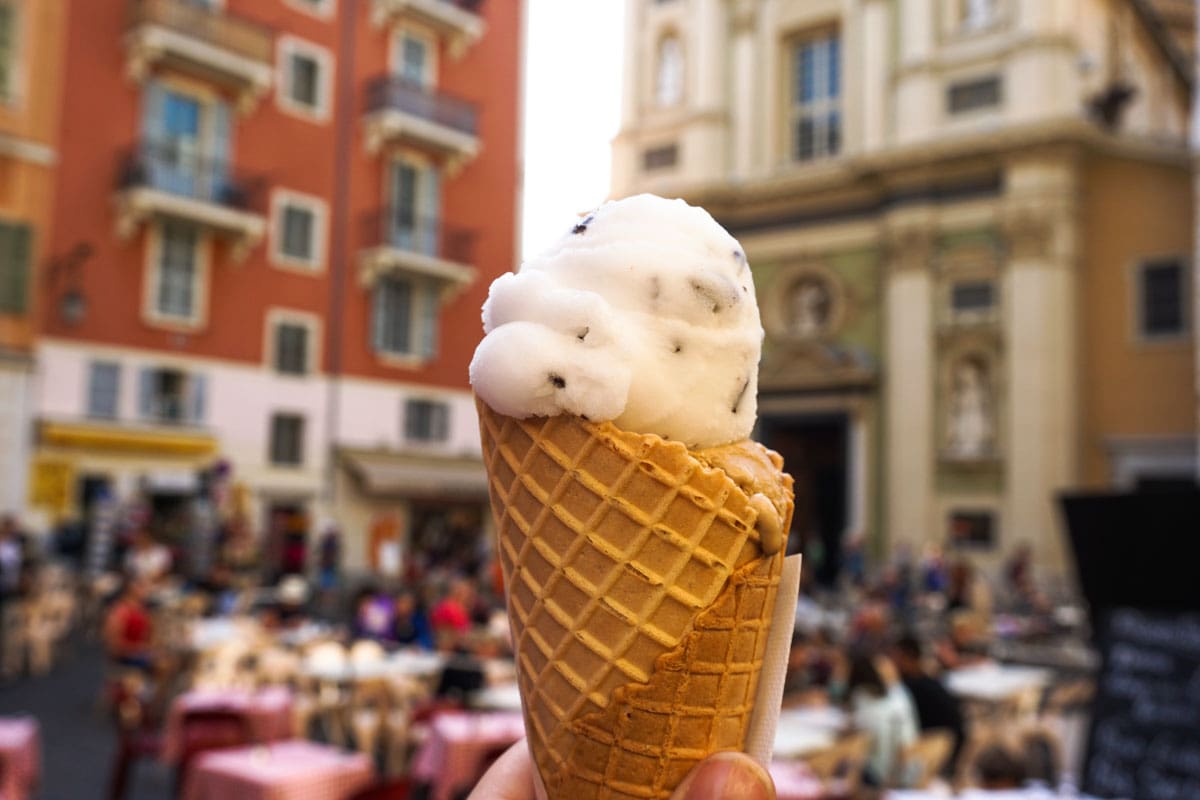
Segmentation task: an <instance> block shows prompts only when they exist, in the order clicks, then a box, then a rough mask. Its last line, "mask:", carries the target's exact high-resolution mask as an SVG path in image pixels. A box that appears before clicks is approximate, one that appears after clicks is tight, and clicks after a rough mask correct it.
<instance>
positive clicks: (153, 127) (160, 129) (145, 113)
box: [142, 81, 167, 146]
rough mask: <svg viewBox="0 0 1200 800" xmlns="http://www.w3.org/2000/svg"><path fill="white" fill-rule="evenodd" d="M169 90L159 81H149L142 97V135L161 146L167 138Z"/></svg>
mask: <svg viewBox="0 0 1200 800" xmlns="http://www.w3.org/2000/svg"><path fill="white" fill-rule="evenodd" d="M166 103H167V90H166V89H165V88H163V85H162V84H161V83H159V82H158V81H148V82H147V83H146V91H145V94H144V95H143V99H142V136H144V137H145V138H146V139H147V140H148V141H149V142H150V143H151V144H153V145H156V146H161V145H162V144H163V140H164V139H165V138H166V126H165V122H166V113H165V110H164V109H165V107H166Z"/></svg>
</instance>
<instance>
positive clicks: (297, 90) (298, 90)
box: [288, 53, 321, 109]
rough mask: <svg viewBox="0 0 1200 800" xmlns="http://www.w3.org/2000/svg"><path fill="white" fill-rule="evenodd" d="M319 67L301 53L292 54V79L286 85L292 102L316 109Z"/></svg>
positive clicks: (309, 57) (310, 58)
mask: <svg viewBox="0 0 1200 800" xmlns="http://www.w3.org/2000/svg"><path fill="white" fill-rule="evenodd" d="M320 69H321V68H320V66H319V65H318V64H317V60H316V59H315V58H312V57H311V56H307V55H304V54H302V53H292V57H291V73H292V79H291V81H289V83H288V91H289V93H290V94H291V98H292V100H294V101H295V102H297V103H299V104H300V105H302V106H309V107H310V108H314V109H315V108H316V107H317V102H318V98H317V91H318V89H317V80H318V77H319V71H320Z"/></svg>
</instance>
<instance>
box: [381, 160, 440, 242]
mask: <svg viewBox="0 0 1200 800" xmlns="http://www.w3.org/2000/svg"><path fill="white" fill-rule="evenodd" d="M390 184H391V185H390V189H389V192H390V199H391V207H390V209H389V210H388V214H387V217H388V223H387V225H388V228H389V230H388V231H387V237H388V244H390V245H391V246H392V247H397V248H399V249H401V250H409V251H412V252H415V253H423V254H425V255H427V256H435V257H436V256H438V255H440V247H441V223H440V218H441V176H440V175H439V173H438V171H437V169H436V168H434V167H428V166H424V165H420V164H415V163H412V162H409V161H400V160H397V161H393V162H392V165H391V180H390Z"/></svg>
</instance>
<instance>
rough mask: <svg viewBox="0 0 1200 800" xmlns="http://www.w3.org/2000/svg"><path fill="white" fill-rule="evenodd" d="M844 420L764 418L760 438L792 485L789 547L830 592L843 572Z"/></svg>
mask: <svg viewBox="0 0 1200 800" xmlns="http://www.w3.org/2000/svg"><path fill="white" fill-rule="evenodd" d="M848 427H849V420H848V419H847V416H846V415H845V414H839V413H834V414H805V415H791V416H772V417H763V418H762V420H761V422H760V428H759V430H760V437H761V440H762V442H763V443H764V444H766V445H767V446H768V447H770V448H771V449H772V450H775V451H776V452H778V453H779V454H780V455H781V456H783V462H784V468H785V469H786V470H787V471H788V473H789V474H791V476H792V477H793V478H794V479H795V481H796V514H795V516H794V517H793V518H792V538H791V542H790V543H791V545H792V547H796V544H797V542H798V543H799V547H800V550H801V551H802V552H804V554H805V561H806V563H805V567H806V568H813V569H815V570H816V572H815V576H814V577H815V578H816V580H817V582H818V583H819V584H821V585H822V586H833V585H834V583H836V581H837V577H838V573H839V572H840V571H841V567H842V545H843V542H842V539H843V536H844V535H845V531H846V493H847V491H848V486H847V452H848V448H847V437H848Z"/></svg>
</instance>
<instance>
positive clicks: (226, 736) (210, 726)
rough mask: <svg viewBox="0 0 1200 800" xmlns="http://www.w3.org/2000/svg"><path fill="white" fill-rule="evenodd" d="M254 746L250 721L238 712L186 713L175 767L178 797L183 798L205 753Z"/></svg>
mask: <svg viewBox="0 0 1200 800" xmlns="http://www.w3.org/2000/svg"><path fill="white" fill-rule="evenodd" d="M250 743H251V735H250V729H249V725H248V723H247V722H246V718H245V716H244V715H242V714H240V713H238V712H236V711H224V710H216V709H196V710H194V711H188V712H186V713H184V715H183V720H182V722H181V724H180V747H179V763H178V765H177V766H176V768H175V796H176V797H182V796H183V786H184V782H185V780H186V779H187V771H188V769H189V768H190V767H191V764H192V761H194V760H195V758H196V757H197V756H199V755H200V754H201V753H206V752H208V751H209V750H220V749H222V748H226V747H241V746H243V745H247V744H250Z"/></svg>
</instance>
